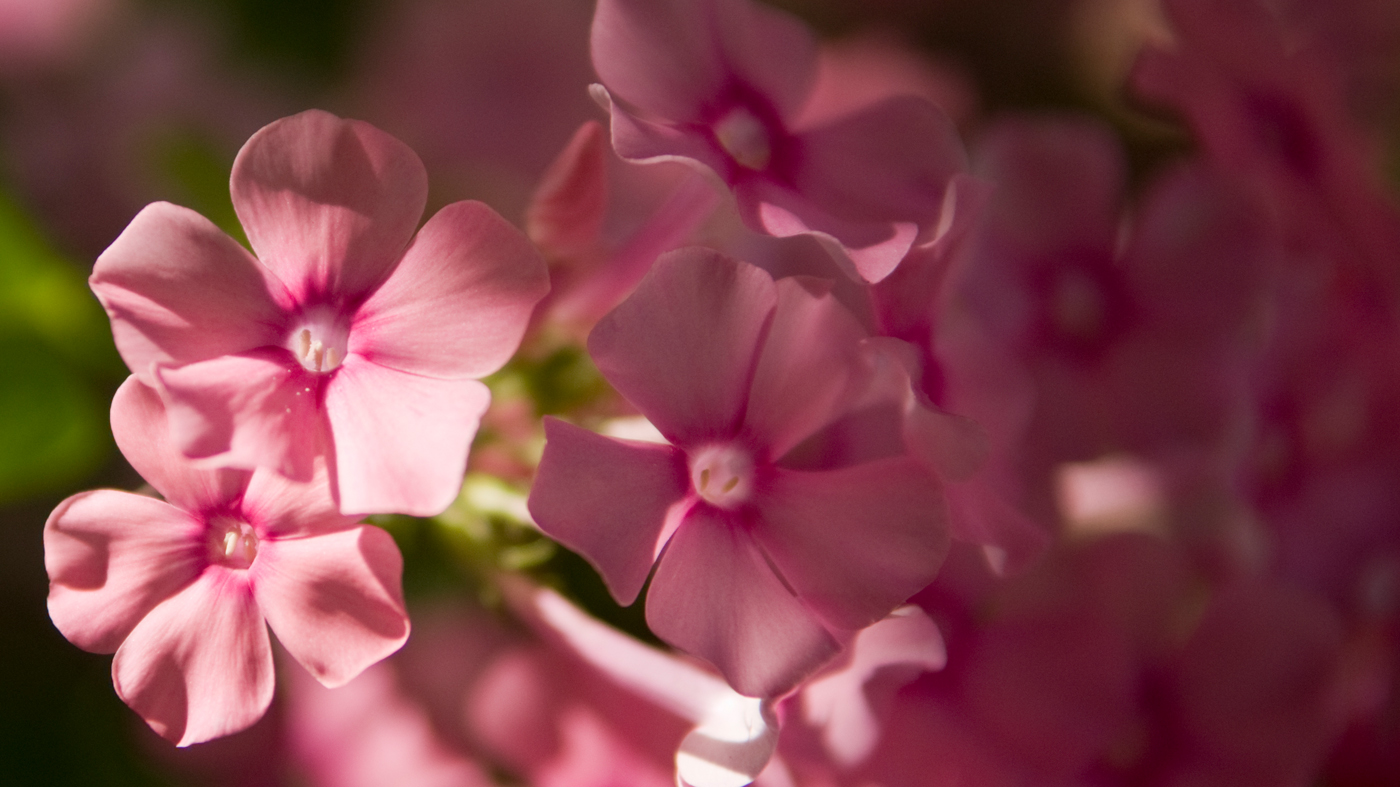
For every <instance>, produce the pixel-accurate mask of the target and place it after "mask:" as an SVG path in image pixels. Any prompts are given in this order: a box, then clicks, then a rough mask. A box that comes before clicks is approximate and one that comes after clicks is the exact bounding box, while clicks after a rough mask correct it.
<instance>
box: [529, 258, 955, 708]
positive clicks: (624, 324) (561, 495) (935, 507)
mask: <svg viewBox="0 0 1400 787" xmlns="http://www.w3.org/2000/svg"><path fill="white" fill-rule="evenodd" d="M865 337H866V333H865V331H864V329H863V328H862V327H861V326H860V325H859V323H858V322H857V321H856V320H855V318H854V317H853V316H852V315H851V314H850V313H849V312H848V311H847V310H846V309H845V308H844V307H842V306H840V305H839V304H838V303H837V302H836V301H835V299H834V298H832V297H831V295H830V293H829V291H828V289H827V287H826V285H825V284H823V283H821V282H817V281H814V280H809V279H802V278H787V279H780V280H778V281H776V282H775V281H774V280H773V279H772V278H770V277H769V276H768V274H766V273H764V272H763V271H761V270H759V269H757V268H754V267H753V266H750V265H747V264H744V263H740V262H737V261H735V260H732V259H730V258H727V257H725V256H723V255H722V254H720V253H719V252H715V251H711V250H708V249H701V248H688V249H681V250H678V251H675V252H672V253H670V254H667V255H663V256H662V257H661V258H660V259H658V260H657V262H656V265H655V266H653V268H652V271H651V272H650V273H649V274H647V277H646V278H645V279H643V281H642V283H641V284H640V285H639V286H638V288H637V290H636V292H634V293H633V294H632V296H631V297H630V298H628V300H626V301H624V302H623V303H622V304H621V305H620V306H618V308H617V309H615V310H613V312H611V313H610V314H609V315H608V316H607V317H605V318H604V319H603V320H602V321H600V322H599V323H598V326H597V327H596V328H595V329H594V331H593V333H592V334H591V335H590V337H589V350H590V352H591V354H592V355H593V358H594V360H595V362H596V363H597V364H598V367H599V369H600V370H601V371H602V372H603V375H604V376H605V377H606V378H607V379H608V380H609V381H610V382H611V383H612V384H613V385H614V386H615V387H616V388H617V389H618V391H619V392H620V393H621V394H622V395H623V396H625V397H626V398H627V399H628V400H629V401H630V402H631V403H632V404H633V405H635V406H636V407H637V408H638V410H640V411H641V413H642V414H643V415H645V416H646V417H647V418H648V419H650V420H651V422H652V423H653V424H655V426H656V427H657V428H658V429H659V430H660V432H661V434H662V435H664V436H665V437H666V439H667V440H669V441H670V444H663V445H658V444H651V443H637V442H633V441H629V440H618V439H612V438H608V437H603V436H600V435H596V434H593V433H592V432H588V431H586V430H583V429H580V428H578V427H575V426H572V425H570V424H568V423H565V422H563V421H557V420H552V419H550V420H546V422H545V430H546V436H547V444H546V447H545V453H544V456H543V458H542V460H541V463H540V468H539V474H538V476H537V478H536V481H535V485H534V488H533V490H532V491H531V494H530V500H529V505H530V511H531V513H532V515H533V516H534V517H535V520H536V521H537V522H538V523H539V525H540V527H541V528H543V529H544V531H545V532H546V533H549V534H550V535H551V536H553V537H555V538H557V539H559V540H560V541H562V542H563V543H565V544H566V545H568V546H569V547H570V548H573V549H575V550H577V551H579V552H580V553H581V554H583V555H584V556H585V557H586V558H588V559H589V560H590V561H591V562H592V563H593V565H594V566H596V567H597V568H598V570H599V571H600V572H601V574H602V576H603V578H604V580H605V581H606V582H607V585H608V587H609V589H610V590H611V591H612V593H613V595H614V596H615V597H616V598H617V599H618V601H619V602H621V603H624V604H629V603H631V602H632V600H633V599H635V598H636V597H637V595H638V593H639V592H640V591H641V589H642V585H643V583H644V582H645V581H646V580H647V577H648V575H649V574H650V573H651V571H652V565H653V564H656V570H655V575H654V577H653V578H652V580H651V589H650V591H649V594H648V598H647V604H646V615H647V621H648V624H649V625H650V626H651V628H652V630H653V631H655V632H656V633H657V634H658V635H659V636H661V637H662V638H663V639H665V640H666V641H668V642H670V643H672V644H674V645H676V646H678V647H680V648H681V649H683V650H685V651H687V652H689V653H692V654H695V655H698V656H700V657H702V658H704V659H706V660H707V661H709V662H710V663H712V664H714V665H715V666H716V667H717V668H718V669H719V671H720V672H721V673H722V674H723V675H724V676H725V678H726V679H727V680H728V681H729V682H730V684H731V685H732V686H733V687H734V688H735V689H736V690H737V691H739V692H740V693H741V694H745V695H748V696H754V697H774V696H780V695H782V694H784V693H786V692H787V691H789V690H790V689H792V688H793V687H794V686H796V685H797V684H798V683H799V682H800V681H801V680H802V679H803V678H805V677H806V676H808V675H810V674H811V673H812V672H813V671H814V670H815V669H816V668H817V667H818V666H820V665H821V664H822V663H824V662H825V661H826V660H827V659H828V658H830V657H831V656H832V655H833V654H835V653H836V652H837V650H838V649H839V640H840V637H842V636H844V635H843V634H841V633H840V632H850V631H854V630H857V629H860V628H863V627H865V626H867V625H870V624H871V623H873V622H875V621H877V620H879V619H881V618H883V617H884V616H885V615H886V614H888V613H889V612H890V611H891V610H892V609H894V608H895V607H896V606H898V605H899V604H901V603H902V602H903V601H904V600H905V599H907V598H908V597H909V596H910V595H912V594H913V593H914V592H916V591H917V590H919V589H920V588H921V587H923V586H924V585H926V584H928V582H929V581H931V580H932V578H933V576H934V575H935V573H936V572H937V569H938V565H939V563H940V562H941V560H942V557H943V554H944V552H945V551H946V549H947V544H948V534H947V514H946V508H945V503H944V500H943V496H942V493H941V490H940V486H939V484H938V482H937V480H936V479H935V478H934V477H933V476H932V475H930V474H929V473H928V472H927V471H926V470H925V469H924V467H923V466H922V465H921V463H920V462H919V461H918V460H917V459H914V458H912V457H910V456H908V455H907V453H905V452H904V451H903V448H902V446H898V447H897V448H896V449H895V451H894V452H890V451H885V450H882V451H880V452H878V453H877V454H875V455H873V456H869V457H863V456H857V455H852V454H850V453H849V452H845V451H842V450H836V451H834V452H832V451H826V450H824V449H826V448H830V446H822V445H818V446H804V445H803V444H804V442H806V441H807V440H808V439H809V438H811V437H813V436H814V435H818V433H819V432H821V430H822V429H823V428H824V427H826V426H827V425H829V424H831V423H833V422H836V421H838V420H839V419H840V417H841V416H842V415H843V413H844V411H845V408H846V407H847V406H848V405H849V404H850V403H851V400H852V397H853V395H855V394H856V393H858V392H859V390H860V389H861V388H862V387H863V386H864V385H865V384H866V371H865V369H864V366H863V365H862V364H861V363H860V359H859V354H860V352H861V349H860V348H861V345H860V342H861V340H862V339H863V338H865ZM808 448H812V449H814V450H807V449H808ZM837 448H838V449H839V446H837Z"/></svg>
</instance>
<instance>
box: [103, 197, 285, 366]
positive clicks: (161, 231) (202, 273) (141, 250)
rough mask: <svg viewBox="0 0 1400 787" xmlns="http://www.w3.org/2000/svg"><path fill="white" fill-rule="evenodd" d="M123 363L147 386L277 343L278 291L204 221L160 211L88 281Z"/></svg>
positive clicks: (140, 221) (149, 210) (135, 228)
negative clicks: (158, 376) (158, 371)
mask: <svg viewBox="0 0 1400 787" xmlns="http://www.w3.org/2000/svg"><path fill="white" fill-rule="evenodd" d="M89 282H90V284H91V285H92V289H93V292H95V293H96V294H97V297H98V299H99V300H100V301H102V305H103V307H104V308H106V310H107V314H108V315H109V316H110V317H111V318H112V335H113V338H115V339H116V343H117V349H118V350H119V351H120V352H121V355H122V360H124V361H126V365H127V367H129V368H130V369H131V371H132V372H133V373H135V374H136V376H137V377H139V378H140V379H141V381H142V382H144V383H146V384H147V385H154V384H155V376H154V372H153V369H152V367H153V366H155V365H157V364H159V365H164V366H180V365H183V364H187V363H192V362H195V361H202V360H205V359H206V358H214V357H217V356H220V355H229V354H234V353H240V352H245V351H247V350H251V349H254V348H257V347H261V346H263V345H266V344H276V343H278V342H280V341H281V338H282V331H283V322H284V320H285V315H284V314H283V306H282V305H280V302H281V300H285V299H286V298H287V295H286V293H285V292H284V291H283V288H282V285H281V283H280V282H278V281H277V279H276V277H274V276H273V275H272V274H271V273H270V272H269V271H268V270H267V269H266V268H264V267H263V266H262V265H260V264H258V261H257V260H255V259H253V257H252V255H250V254H249V253H248V252H247V250H245V249H244V248H243V247H242V246H239V245H238V242H237V241H235V240H234V239H233V238H230V237H229V236H228V235H225V234H224V233H223V231H222V230H220V229H219V228H218V227H215V226H214V225H213V223H211V222H210V221H209V220H208V219H206V218H204V217H203V216H201V215H199V214H198V213H195V212H194V211H192V210H188V209H186V208H181V207H177V206H175V205H171V204H170V203H168V202H156V203H152V204H151V205H148V206H146V208H145V209H144V210H142V211H141V212H140V213H138V214H136V218H134V219H132V220H131V224H130V225H128V226H127V228H126V229H125V230H124V231H123V232H122V234H121V235H120V236H118V238H117V239H116V240H115V241H113V242H112V245H111V246H109V247H108V248H107V250H106V251H104V252H102V254H101V256H99V257H98V258H97V263H96V264H95V265H94V266H93V269H92V277H91V279H90V280H89Z"/></svg>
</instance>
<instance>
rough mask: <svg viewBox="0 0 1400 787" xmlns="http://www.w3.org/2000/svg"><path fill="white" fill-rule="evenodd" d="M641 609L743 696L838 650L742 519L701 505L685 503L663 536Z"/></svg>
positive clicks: (774, 690) (788, 678)
mask: <svg viewBox="0 0 1400 787" xmlns="http://www.w3.org/2000/svg"><path fill="white" fill-rule="evenodd" d="M646 614H647V625H649V626H651V629H652V631H655V632H656V634H657V636H659V637H661V638H662V639H664V640H666V641H667V642H669V643H671V644H673V645H675V646H676V647H678V648H681V649H682V650H685V651H687V652H689V653H693V654H695V655H697V656H700V657H701V658H704V659H705V660H707V661H709V662H710V663H711V664H714V665H715V667H717V668H718V669H719V671H720V673H721V674H723V675H724V677H725V680H728V681H729V685H731V686H733V687H734V690H735V691H737V692H739V693H740V694H745V695H748V696H750V697H777V696H780V695H782V694H785V693H787V692H788V691H790V690H791V689H792V688H793V687H794V686H796V685H797V684H798V683H800V682H801V681H802V680H803V679H804V678H806V677H807V676H808V675H810V674H812V672H813V671H815V670H816V669H817V668H818V667H819V666H821V665H822V664H823V663H825V662H826V661H827V660H828V659H830V658H831V657H832V656H833V655H835V654H836V652H837V651H838V650H840V646H839V645H838V644H837V642H836V640H835V639H833V638H832V636H831V634H829V633H828V632H827V631H826V629H825V628H823V627H822V625H821V623H820V622H818V620H817V618H816V616H815V615H814V614H813V613H812V612H811V611H810V610H808V609H807V608H806V607H805V606H803V604H802V602H801V601H799V600H798V599H797V598H796V597H795V596H793V595H792V593H791V592H790V591H788V589H787V588H786V587H784V586H783V583H782V580H780V579H779V578H778V576H777V575H776V574H774V573H773V569H772V568H771V567H770V566H769V565H768V562H767V561H766V560H765V559H764V556H763V554H762V553H761V552H760V551H759V549H758V545H757V544H755V543H754V542H753V540H752V539H751V538H750V537H749V535H748V534H747V533H746V532H744V531H743V530H742V526H740V525H737V524H735V523H732V522H730V521H728V520H727V519H726V518H725V517H723V516H722V515H720V514H719V513H718V512H717V511H716V510H715V509H713V508H710V507H709V506H696V507H695V508H693V509H691V511H690V514H689V515H687V516H686V518H685V520H684V521H683V522H681V525H680V527H679V528H678V529H677V530H676V534H675V535H674V536H672V537H671V542H670V544H669V545H667V548H666V552H665V553H664V554H662V556H661V564H660V565H659V566H657V569H656V576H655V577H654V578H653V579H652V584H651V589H650V590H649V591H648V593H647V609H646Z"/></svg>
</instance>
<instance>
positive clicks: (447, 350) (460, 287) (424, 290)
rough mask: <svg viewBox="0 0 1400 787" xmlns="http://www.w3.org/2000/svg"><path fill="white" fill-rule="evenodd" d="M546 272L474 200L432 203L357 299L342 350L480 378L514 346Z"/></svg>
mask: <svg viewBox="0 0 1400 787" xmlns="http://www.w3.org/2000/svg"><path fill="white" fill-rule="evenodd" d="M547 292H549V272H548V270H547V269H546V268H545V264H544V260H543V259H542V258H541V257H540V255H539V252H537V251H535V248H534V247H533V246H531V245H530V242H529V241H528V240H526V238H525V236H524V234H522V233H521V232H520V230H518V229H516V228H515V227H513V226H511V225H510V224H509V223H508V222H507V221H506V220H505V219H503V218H501V217H500V216H499V215H498V214H497V213H496V212H495V211H493V210H491V209H490V208H488V207H486V206H485V205H483V204H482V203H480V202H455V203H453V204H451V205H448V206H447V207H445V208H443V209H442V210H440V211H438V212H437V214H436V215H434V216H433V217H432V218H431V219H428V223H427V224H425V225H423V229H422V230H421V231H420V232H419V233H418V237H416V238H415V239H414V240H413V245H411V246H409V248H408V251H407V252H405V253H404V255H403V261H402V262H400V263H399V266H398V267H397V268H395V269H394V273H393V275H391V276H390V277H389V279H388V280H387V281H385V282H384V284H383V286H381V287H380V288H379V289H378V290H376V291H375V293H374V295H372V296H370V299H369V300H368V301H366V302H365V305H364V306H363V307H361V309H360V311H359V313H358V315H357V317H356V320H355V324H354V326H353V327H352V328H351V331H350V344H349V351H350V352H352V353H356V354H358V355H360V356H362V357H364V358H365V359H367V360H370V361H372V362H374V363H376V364H379V365H381V366H387V367H389V368H391V369H397V370H399V371H403V372H410V373H413V374H423V375H428V376H430V377H445V378H462V377H482V376H484V375H487V374H490V373H491V372H494V371H496V370H497V369H499V368H501V366H502V365H503V364H504V363H505V362H506V361H507V360H509V359H510V356H511V355H512V354H514V353H515V349H516V347H518V346H519V345H520V337H521V336H522V335H523V334H524V333H525V326H526V324H527V323H528V322H529V319H530V312H531V311H532V310H533V309H534V308H535V303H536V302H537V301H539V299H541V298H543V297H544V296H545V293H547Z"/></svg>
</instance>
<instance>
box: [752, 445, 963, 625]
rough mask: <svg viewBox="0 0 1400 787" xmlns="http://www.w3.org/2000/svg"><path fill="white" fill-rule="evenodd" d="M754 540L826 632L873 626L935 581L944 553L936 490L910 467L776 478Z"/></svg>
mask: <svg viewBox="0 0 1400 787" xmlns="http://www.w3.org/2000/svg"><path fill="white" fill-rule="evenodd" d="M758 505H759V507H760V509H761V512H762V514H761V516H762V520H761V523H760V524H759V525H757V526H756V527H755V531H754V532H755V535H756V537H757V538H758V540H759V542H760V543H761V544H763V547H764V548H765V549H766V550H767V551H768V554H769V555H771V556H772V558H773V562H774V563H775V564H776V565H777V567H778V570H779V571H781V572H782V574H783V576H784V577H785V578H786V579H787V581H788V582H789V583H791V585H792V587H793V588H794V589H795V590H796V591H797V593H798V595H799V596H800V597H801V598H802V600H803V601H804V602H806V604H807V605H808V606H809V607H811V608H812V609H814V610H816V611H817V613H818V614H820V615H821V617H822V619H823V620H825V621H826V622H827V623H828V624H830V625H832V626H835V627H838V628H844V629H859V628H864V627H865V626H868V625H870V624H871V623H874V622H875V621H877V620H879V619H880V618H882V617H884V616H885V615H887V614H889V612H890V610H892V609H894V608H895V607H897V606H899V605H900V604H902V603H904V601H905V600H906V599H908V598H909V597H910V596H912V595H913V594H914V593H916V592H918V591H919V590H920V589H921V588H923V587H924V586H925V585H927V584H928V583H930V582H932V581H933V578H934V576H935V575H936V574H937V573H938V567H939V565H940V564H941V563H942V562H943V557H944V555H946V554H947V552H948V515H947V511H946V508H945V505H944V501H943V496H942V494H941V493H940V491H939V488H938V486H937V485H936V482H934V480H933V479H932V478H930V477H929V476H928V474H927V473H925V472H924V471H923V469H922V468H920V467H919V465H918V463H917V462H915V461H913V460H911V459H904V458H894V459H882V460H878V461H874V462H866V463H865V464H860V465H856V466H854V467H847V468H842V469H840V470H831V471H826V472H802V471H796V470H785V469H782V468H775V474H774V476H773V479H772V481H771V483H770V485H769V486H768V487H767V488H766V489H765V490H764V492H763V496H762V498H761V499H760V500H759V501H758Z"/></svg>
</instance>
